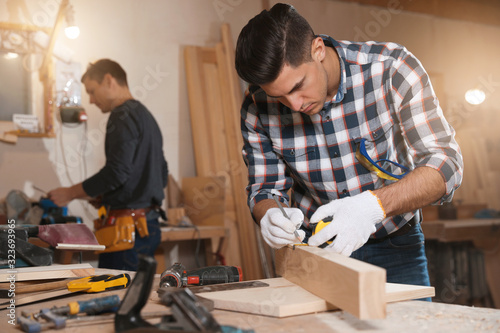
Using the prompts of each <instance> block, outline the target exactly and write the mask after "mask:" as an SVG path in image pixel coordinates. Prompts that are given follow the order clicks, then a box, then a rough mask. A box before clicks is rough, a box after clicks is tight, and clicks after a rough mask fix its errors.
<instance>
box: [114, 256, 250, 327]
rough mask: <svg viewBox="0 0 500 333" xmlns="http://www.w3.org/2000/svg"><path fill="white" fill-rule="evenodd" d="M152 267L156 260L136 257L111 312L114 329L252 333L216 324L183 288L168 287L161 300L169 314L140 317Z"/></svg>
mask: <svg viewBox="0 0 500 333" xmlns="http://www.w3.org/2000/svg"><path fill="white" fill-rule="evenodd" d="M155 271H156V261H155V260H154V259H153V258H151V257H146V256H141V257H140V258H139V270H138V271H137V274H136V275H135V277H134V280H133V281H132V284H131V285H130V287H129V289H128V290H127V293H126V294H125V297H124V298H123V301H122V303H121V305H120V308H119V309H118V312H117V313H116V316H115V332H117V333H120V332H184V331H185V332H213V333H222V332H223V333H253V330H247V331H245V330H241V329H238V328H235V327H232V326H220V325H219V324H218V323H217V321H216V320H215V318H214V317H213V316H212V315H211V314H210V312H209V311H208V310H207V309H206V308H205V307H204V306H203V305H202V304H201V302H200V301H199V299H198V298H197V297H196V296H195V295H194V294H193V293H191V292H190V291H189V289H187V288H183V289H177V288H169V289H168V290H169V291H170V292H166V293H165V294H164V295H162V297H161V300H160V301H161V303H162V304H164V305H166V306H169V307H170V310H171V314H170V315H165V316H163V318H162V321H161V322H160V323H159V324H157V325H153V324H150V323H149V322H147V321H146V320H144V319H143V318H142V317H141V310H142V308H143V307H144V305H145V304H146V302H147V301H148V298H149V294H150V292H151V287H152V284H153V279H154V275H155Z"/></svg>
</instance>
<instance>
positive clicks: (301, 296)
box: [197, 278, 434, 318]
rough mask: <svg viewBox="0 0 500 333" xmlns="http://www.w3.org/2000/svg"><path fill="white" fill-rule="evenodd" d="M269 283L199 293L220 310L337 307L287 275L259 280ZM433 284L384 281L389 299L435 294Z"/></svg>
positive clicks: (287, 311)
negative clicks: (421, 284)
mask: <svg viewBox="0 0 500 333" xmlns="http://www.w3.org/2000/svg"><path fill="white" fill-rule="evenodd" d="M258 281H259V282H265V283H267V284H269V286H268V287H258V288H252V289H240V290H227V291H215V292H206V293H199V294H197V295H199V296H202V297H204V298H208V299H210V300H212V301H213V302H214V307H215V308H216V309H220V310H229V311H237V312H243V313H251V314H256V315H264V316H270V317H279V318H283V317H290V316H297V315H304V314H308V313H315V312H322V311H329V310H335V309H338V308H337V307H335V306H333V305H332V304H329V303H327V302H326V301H325V300H324V299H323V298H321V297H318V296H315V295H314V294H312V293H310V292H308V291H307V290H305V289H304V288H302V287H299V286H297V285H296V284H294V283H292V282H290V281H288V280H287V279H285V278H274V279H265V280H258ZM433 296H434V288H433V287H423V286H414V285H406V284H395V283H386V284H385V295H384V298H385V300H386V302H391V303H392V302H398V301H404V300H410V299H418V298H424V297H433Z"/></svg>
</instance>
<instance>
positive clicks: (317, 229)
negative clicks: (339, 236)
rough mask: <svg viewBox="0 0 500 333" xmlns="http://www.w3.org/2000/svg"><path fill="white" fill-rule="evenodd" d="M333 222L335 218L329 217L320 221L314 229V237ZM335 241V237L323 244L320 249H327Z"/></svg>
mask: <svg viewBox="0 0 500 333" xmlns="http://www.w3.org/2000/svg"><path fill="white" fill-rule="evenodd" d="M332 221H333V216H328V217H325V218H324V219H322V220H321V221H319V222H318V223H316V226H315V227H314V230H313V232H312V234H313V236H314V235H316V234H317V233H318V232H320V231H321V229H323V228H324V227H326V226H327V225H329V224H330V223H331V222H332ZM334 239H335V236H333V237H332V238H331V239H330V240H329V241H326V242H324V243H323V244H321V245H320V246H318V247H320V248H325V247H326V246H328V245H329V244H332V242H333V240H334Z"/></svg>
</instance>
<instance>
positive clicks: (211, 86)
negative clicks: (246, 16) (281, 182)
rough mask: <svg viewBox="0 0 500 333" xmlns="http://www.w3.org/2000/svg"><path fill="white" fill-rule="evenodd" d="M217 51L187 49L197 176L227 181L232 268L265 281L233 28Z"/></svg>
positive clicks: (228, 255) (226, 29)
mask: <svg viewBox="0 0 500 333" xmlns="http://www.w3.org/2000/svg"><path fill="white" fill-rule="evenodd" d="M221 32H222V42H219V43H217V44H216V45H215V47H197V46H187V47H186V48H185V53H184V56H185V65H186V78H187V84H188V93H189V106H190V115H191V130H192V134H193V144H194V153H195V159H196V173H197V176H199V177H215V176H217V177H224V179H225V182H226V186H225V190H226V193H225V198H226V200H225V214H224V225H225V226H226V228H228V230H229V234H230V237H229V241H228V251H227V253H226V261H227V264H230V265H239V266H241V267H242V269H243V273H244V275H245V279H259V278H262V267H261V263H260V260H259V255H258V254H259V252H258V247H257V241H258V239H257V237H258V235H257V233H256V226H255V224H254V222H253V219H252V217H251V214H250V211H249V208H248V206H247V203H246V192H245V187H246V185H247V183H248V173H247V169H246V166H245V164H244V161H243V158H242V156H241V149H242V147H243V142H242V141H243V140H242V137H241V131H240V113H239V110H240V108H241V103H242V100H243V98H242V92H241V86H240V83H239V80H238V77H237V74H236V71H235V69H234V47H233V43H232V39H231V34H230V30H229V26H228V25H227V24H224V25H222V28H221Z"/></svg>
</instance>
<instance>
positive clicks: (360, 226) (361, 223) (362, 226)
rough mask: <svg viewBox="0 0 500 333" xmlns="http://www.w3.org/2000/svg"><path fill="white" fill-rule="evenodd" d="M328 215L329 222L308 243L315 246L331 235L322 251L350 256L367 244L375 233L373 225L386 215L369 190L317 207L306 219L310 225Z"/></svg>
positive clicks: (376, 198) (377, 199) (378, 201)
mask: <svg viewBox="0 0 500 333" xmlns="http://www.w3.org/2000/svg"><path fill="white" fill-rule="evenodd" d="M329 216H332V217H333V220H332V222H331V223H330V224H328V225H327V226H326V227H324V228H323V229H321V230H320V231H319V232H318V233H317V234H316V235H314V236H312V237H311V238H309V241H308V244H309V245H310V246H319V245H321V244H323V243H325V242H326V241H328V240H330V239H331V238H333V237H334V236H335V240H334V241H333V242H332V244H330V245H328V246H327V247H326V249H329V250H331V251H333V252H336V253H340V254H342V255H345V256H350V255H351V253H352V252H354V251H356V250H357V249H359V248H360V247H361V246H363V245H364V244H365V243H366V242H367V241H368V238H369V237H370V235H371V234H372V233H374V232H375V231H376V228H375V225H376V224H377V223H379V222H381V221H382V220H383V219H384V218H385V216H386V214H385V211H384V207H383V206H382V203H381V202H380V200H379V198H378V197H377V196H376V195H375V194H374V193H373V192H372V191H366V192H363V193H361V194H358V195H355V196H352V197H346V198H343V199H337V200H333V201H331V202H329V203H327V204H325V205H323V206H321V207H319V208H318V209H317V210H316V212H315V213H314V214H313V216H312V217H311V219H310V221H311V224H315V223H318V222H319V221H320V220H322V219H325V218H326V217H329ZM312 227H314V226H312Z"/></svg>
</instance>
